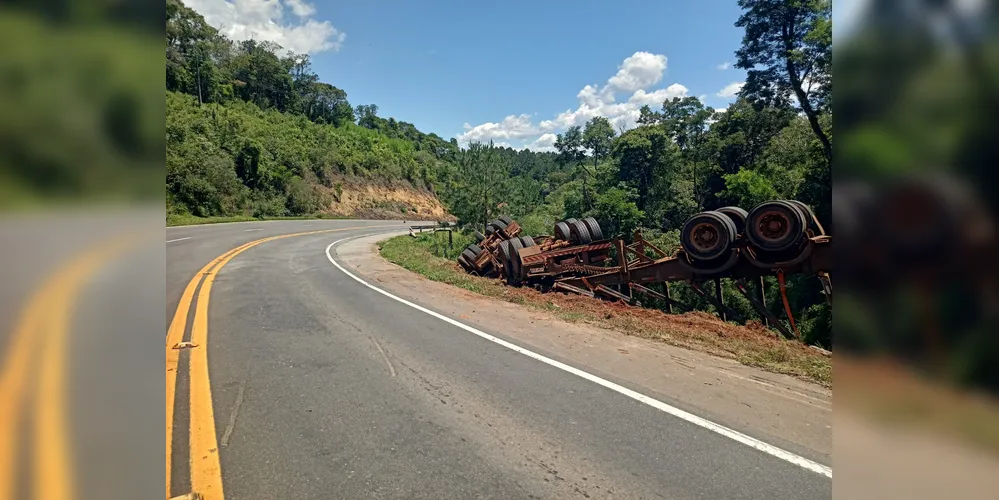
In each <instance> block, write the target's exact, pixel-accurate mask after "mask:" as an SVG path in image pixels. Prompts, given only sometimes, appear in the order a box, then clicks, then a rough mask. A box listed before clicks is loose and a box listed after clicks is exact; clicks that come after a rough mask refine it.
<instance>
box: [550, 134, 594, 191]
mask: <svg viewBox="0 0 999 500" xmlns="http://www.w3.org/2000/svg"><path fill="white" fill-rule="evenodd" d="M555 150H556V151H558V159H559V162H560V163H562V164H563V165H568V166H578V165H580V164H581V163H582V162H583V159H584V158H586V145H585V144H584V142H583V131H582V128H580V126H579V125H573V126H571V127H569V128H568V129H566V131H565V132H563V133H561V134H558V136H557V137H556V138H555ZM582 174H583V175H582V177H583V200H582V201H583V207H584V208H587V209H588V208H589V207H590V196H589V191H588V190H587V186H586V174H587V172H586V168H585V167H583V172H582Z"/></svg>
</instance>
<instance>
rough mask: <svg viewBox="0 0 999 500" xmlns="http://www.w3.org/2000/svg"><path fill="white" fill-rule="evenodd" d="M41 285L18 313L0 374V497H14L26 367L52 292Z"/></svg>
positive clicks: (6, 498) (30, 358) (26, 378)
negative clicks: (16, 322)
mask: <svg viewBox="0 0 999 500" xmlns="http://www.w3.org/2000/svg"><path fill="white" fill-rule="evenodd" d="M48 288H49V287H44V288H42V289H41V290H39V292H38V293H36V294H35V296H34V298H33V299H32V300H31V301H30V302H29V304H28V306H27V307H26V309H25V311H24V313H23V314H22V316H21V320H20V324H19V325H18V327H17V328H16V329H15V330H14V333H13V334H12V335H11V337H10V344H9V345H8V349H9V351H8V352H7V356H6V359H5V360H4V364H3V373H2V375H0V500H10V499H12V498H13V497H14V478H15V477H16V476H17V474H16V472H17V462H16V458H15V456H16V454H17V446H18V442H19V438H20V436H21V433H20V432H18V430H19V428H20V421H21V401H22V399H23V398H24V392H25V389H26V388H27V385H28V384H27V380H28V369H29V368H30V366H31V362H32V357H33V356H32V354H33V353H34V351H35V348H34V346H35V345H36V344H37V343H38V340H39V339H38V335H36V332H37V330H38V328H37V324H38V322H39V321H40V319H41V312H42V310H43V306H44V305H45V304H46V303H47V302H48V295H50V294H51V292H50V290H49V289H48Z"/></svg>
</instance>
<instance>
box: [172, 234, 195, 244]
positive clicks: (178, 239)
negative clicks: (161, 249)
mask: <svg viewBox="0 0 999 500" xmlns="http://www.w3.org/2000/svg"><path fill="white" fill-rule="evenodd" d="M189 239H191V237H190V236H188V237H185V238H177V239H175V240H167V243H173V242H175V241H184V240H189Z"/></svg>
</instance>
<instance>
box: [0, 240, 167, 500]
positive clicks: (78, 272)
mask: <svg viewBox="0 0 999 500" xmlns="http://www.w3.org/2000/svg"><path fill="white" fill-rule="evenodd" d="M141 241H143V239H142V238H141V237H140V236H139V235H137V234H129V235H125V236H122V237H118V238H115V239H113V240H111V241H109V242H107V243H105V244H102V245H99V246H97V247H95V248H93V249H91V250H89V251H87V252H84V253H83V254H82V255H80V256H78V257H76V258H75V259H73V260H71V261H70V262H69V263H68V264H66V265H64V266H62V267H60V268H58V269H57V270H56V272H54V273H53V274H52V275H51V277H49V278H48V279H46V280H45V281H44V282H43V283H42V286H41V287H40V288H38V289H37V291H36V292H35V293H34V294H33V295H32V296H31V298H30V299H29V300H28V303H27V304H26V306H25V308H24V310H23V313H22V314H21V317H20V318H19V319H18V323H17V326H16V327H15V329H14V330H13V333H12V335H11V336H10V338H9V342H8V344H7V345H6V348H7V353H6V356H5V359H4V361H3V364H2V365H0V370H2V371H0V500H10V499H12V498H14V494H15V490H16V489H17V488H15V478H16V477H18V474H17V472H18V469H19V468H18V466H19V465H20V463H19V461H18V445H19V443H20V437H21V436H22V433H21V432H20V430H21V421H22V418H23V417H24V416H25V413H26V412H27V409H26V408H24V407H23V404H24V402H25V401H26V399H27V397H26V396H28V391H29V387H30V386H31V384H32V383H34V384H36V385H35V392H34V394H33V395H34V401H33V402H34V407H33V416H34V426H33V427H34V428H33V431H32V434H31V439H32V444H33V448H32V453H31V455H32V457H33V458H32V470H31V475H30V476H29V477H30V481H31V491H32V492H33V495H34V498H44V499H46V500H68V499H70V498H73V496H74V494H75V491H74V484H75V483H74V468H73V461H72V453H71V449H70V438H69V437H70V436H69V426H68V424H67V420H68V419H67V415H68V413H69V408H68V406H67V400H68V398H67V394H68V391H67V389H66V370H67V365H68V359H67V351H68V347H67V343H68V332H69V330H70V318H71V317H72V313H73V308H74V307H75V305H76V299H77V297H78V295H79V291H80V289H81V288H82V287H83V286H84V285H85V284H86V282H87V280H88V279H89V278H90V277H91V276H93V275H94V274H95V273H96V272H97V271H98V270H99V269H100V268H101V267H102V266H104V265H105V264H107V263H108V262H110V261H111V260H112V259H113V258H115V257H116V256H118V255H121V254H122V253H124V252H125V251H126V250H128V249H129V248H132V247H133V246H135V245H136V244H137V243H139V242H141ZM146 241H148V240H146ZM23 497H24V495H19V496H18V498H23Z"/></svg>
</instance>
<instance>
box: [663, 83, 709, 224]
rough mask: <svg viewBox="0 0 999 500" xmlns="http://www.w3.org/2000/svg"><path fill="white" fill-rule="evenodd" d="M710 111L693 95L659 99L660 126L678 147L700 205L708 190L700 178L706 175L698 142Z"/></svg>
mask: <svg viewBox="0 0 999 500" xmlns="http://www.w3.org/2000/svg"><path fill="white" fill-rule="evenodd" d="M714 114H715V110H714V109H712V108H711V107H707V106H705V105H704V103H702V102H701V100H700V99H698V98H696V97H674V98H672V99H668V100H666V101H664V102H663V111H662V114H661V123H662V126H663V127H664V129H665V130H666V133H667V134H669V136H670V137H671V138H673V141H674V142H676V145H677V146H679V148H680V152H681V154H682V156H683V159H684V161H685V162H686V167H687V170H688V171H689V173H688V176H689V177H688V178H689V179H690V182H691V186H692V190H693V194H694V198H695V202H696V203H697V205H698V206H700V205H703V204H704V200H705V199H706V198H707V196H708V195H709V194H710V190H709V189H708V183H707V181H706V180H705V179H702V178H706V177H708V176H709V175H706V173H705V172H703V170H704V169H703V168H701V162H702V160H705V159H706V156H707V155H706V152H705V150H704V149H703V148H702V145H703V142H704V137H705V135H707V132H708V120H709V119H710V118H711V117H712V116H713V115H714Z"/></svg>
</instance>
